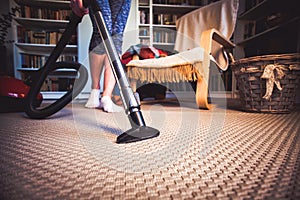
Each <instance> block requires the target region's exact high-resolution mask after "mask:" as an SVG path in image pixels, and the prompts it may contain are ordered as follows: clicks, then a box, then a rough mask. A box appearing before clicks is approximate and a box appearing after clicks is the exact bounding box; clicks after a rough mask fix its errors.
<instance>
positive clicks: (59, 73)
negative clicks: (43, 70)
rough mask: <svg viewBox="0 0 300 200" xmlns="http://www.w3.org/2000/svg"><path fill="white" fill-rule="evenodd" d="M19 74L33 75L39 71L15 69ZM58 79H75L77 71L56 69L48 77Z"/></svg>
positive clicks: (35, 69)
mask: <svg viewBox="0 0 300 200" xmlns="http://www.w3.org/2000/svg"><path fill="white" fill-rule="evenodd" d="M17 70H18V71H20V72H24V73H28V74H30V73H35V72H37V71H38V70H39V68H18V69H17ZM51 76H53V77H59V78H76V77H77V71H76V70H75V69H57V70H55V71H53V72H51V73H50V74H49V75H48V77H51Z"/></svg>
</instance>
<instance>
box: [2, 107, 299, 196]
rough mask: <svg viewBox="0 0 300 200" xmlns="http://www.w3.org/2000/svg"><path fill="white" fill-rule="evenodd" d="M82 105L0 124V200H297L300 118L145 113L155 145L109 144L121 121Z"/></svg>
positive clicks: (231, 110) (120, 116)
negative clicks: (41, 117) (157, 132)
mask: <svg viewBox="0 0 300 200" xmlns="http://www.w3.org/2000/svg"><path fill="white" fill-rule="evenodd" d="M84 103H85V102H76V103H73V104H70V105H68V106H67V107H65V108H64V109H63V110H61V111H59V112H58V113H56V114H55V115H53V116H51V117H49V118H47V119H44V120H32V119H29V118H27V117H26V115H25V114H24V113H1V114H0V121H1V127H0V175H1V180H0V199H299V198H300V124H299V121H300V110H299V109H295V110H294V111H293V112H292V113H290V114H266V113H264V114H263V113H247V112H242V111H239V110H238V109H236V108H237V107H235V106H231V105H230V103H228V102H227V104H228V106H224V105H216V106H214V108H213V109H212V110H198V109H196V108H194V107H193V106H189V104H184V103H182V104H178V102H173V103H172V102H168V103H166V102H154V103H153V102H151V103H144V104H143V105H142V112H143V116H144V118H145V121H146V123H147V125H149V126H151V127H154V128H157V129H159V130H160V135H159V136H158V137H156V138H153V139H150V140H144V141H141V142H137V143H130V144H116V143H115V141H116V137H117V136H118V135H119V134H121V133H122V132H124V131H126V130H127V129H129V128H130V126H129V123H128V119H127V116H126V115H125V114H124V113H114V114H109V113H105V112H103V111H101V110H95V109H86V108H84ZM227 104H226V105H227ZM234 105H235V104H234ZM237 105H238V104H237Z"/></svg>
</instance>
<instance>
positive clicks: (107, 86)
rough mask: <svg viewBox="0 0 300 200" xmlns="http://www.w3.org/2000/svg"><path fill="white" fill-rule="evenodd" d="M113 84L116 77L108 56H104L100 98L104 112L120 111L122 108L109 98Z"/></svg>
mask: <svg viewBox="0 0 300 200" xmlns="http://www.w3.org/2000/svg"><path fill="white" fill-rule="evenodd" d="M115 84H116V79H115V77H114V74H113V71H112V69H111V66H110V63H109V60H108V57H107V56H106V57H105V70H104V90H103V97H102V98H101V104H102V107H103V110H104V111H106V112H121V111H122V110H123V109H122V107H120V106H117V105H116V104H114V103H113V101H112V100H111V97H112V93H113V89H114V87H115Z"/></svg>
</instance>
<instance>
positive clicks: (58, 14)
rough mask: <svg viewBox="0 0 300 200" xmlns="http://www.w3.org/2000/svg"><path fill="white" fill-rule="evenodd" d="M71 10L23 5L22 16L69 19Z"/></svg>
mask: <svg viewBox="0 0 300 200" xmlns="http://www.w3.org/2000/svg"><path fill="white" fill-rule="evenodd" d="M71 12H72V11H71V10H53V9H48V8H36V7H29V6H22V7H21V16H22V17H25V18H38V19H53V20H69V16H70V15H71Z"/></svg>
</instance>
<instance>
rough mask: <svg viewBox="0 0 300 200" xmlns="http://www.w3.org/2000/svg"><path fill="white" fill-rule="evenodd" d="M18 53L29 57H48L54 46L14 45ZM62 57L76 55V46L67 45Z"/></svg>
mask: <svg viewBox="0 0 300 200" xmlns="http://www.w3.org/2000/svg"><path fill="white" fill-rule="evenodd" d="M16 46H17V47H18V49H19V51H20V53H23V54H31V55H50V53H51V52H52V50H53V49H54V47H55V46H56V45H54V44H30V43H16ZM62 55H77V45H67V46H66V47H65V49H64V50H63V52H62Z"/></svg>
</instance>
